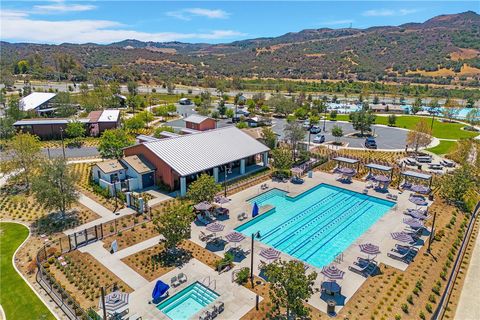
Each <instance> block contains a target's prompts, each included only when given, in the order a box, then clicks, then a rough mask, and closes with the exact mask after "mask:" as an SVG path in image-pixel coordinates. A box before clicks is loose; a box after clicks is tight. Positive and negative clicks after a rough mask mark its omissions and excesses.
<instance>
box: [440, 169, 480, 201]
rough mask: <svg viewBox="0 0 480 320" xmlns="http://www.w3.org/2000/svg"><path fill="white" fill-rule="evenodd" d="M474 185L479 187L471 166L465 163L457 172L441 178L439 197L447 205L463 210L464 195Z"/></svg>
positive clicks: (479, 182)
mask: <svg viewBox="0 0 480 320" xmlns="http://www.w3.org/2000/svg"><path fill="white" fill-rule="evenodd" d="M474 184H477V185H479V184H480V181H476V178H475V174H474V171H473V168H472V166H471V165H469V164H468V163H465V164H464V165H462V166H461V167H460V168H458V169H457V170H455V171H453V172H450V173H447V174H446V175H445V176H444V177H443V178H442V180H441V184H440V195H441V196H442V198H444V199H445V200H446V201H447V202H448V203H451V204H454V205H456V206H458V207H460V208H461V209H465V194H466V193H467V192H468V191H469V190H470V189H471V188H472V186H473V185H474Z"/></svg>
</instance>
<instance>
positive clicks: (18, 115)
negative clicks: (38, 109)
mask: <svg viewBox="0 0 480 320" xmlns="http://www.w3.org/2000/svg"><path fill="white" fill-rule="evenodd" d="M6 116H7V117H9V118H11V119H13V120H15V121H17V120H20V119H22V118H23V117H24V116H25V113H24V112H23V110H22V109H21V107H20V101H19V99H18V98H17V97H12V98H11V99H10V101H9V102H8V108H7V110H6Z"/></svg>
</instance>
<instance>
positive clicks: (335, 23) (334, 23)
mask: <svg viewBox="0 0 480 320" xmlns="http://www.w3.org/2000/svg"><path fill="white" fill-rule="evenodd" d="M354 21H355V20H351V19H345V20H331V21H324V22H321V23H320V24H321V25H324V26H338V25H341V24H350V23H353V22H354Z"/></svg>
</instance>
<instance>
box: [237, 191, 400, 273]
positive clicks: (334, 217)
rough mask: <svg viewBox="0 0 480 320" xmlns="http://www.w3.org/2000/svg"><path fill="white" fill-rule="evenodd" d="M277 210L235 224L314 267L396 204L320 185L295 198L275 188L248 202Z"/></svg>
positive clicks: (239, 228) (325, 260)
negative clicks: (239, 224)
mask: <svg viewBox="0 0 480 320" xmlns="http://www.w3.org/2000/svg"><path fill="white" fill-rule="evenodd" d="M249 202H250V203H252V204H253V203H254V202H256V203H257V204H258V205H259V206H263V205H267V204H268V205H272V206H274V208H273V209H272V210H269V211H268V212H266V213H264V214H263V215H260V216H258V217H257V218H255V219H253V220H251V221H249V222H246V223H245V224H243V225H241V226H239V227H238V228H236V230H237V231H238V232H241V233H243V234H245V235H247V236H251V235H252V233H255V232H257V231H259V232H260V236H261V237H260V239H259V240H260V241H261V242H263V243H265V244H267V245H270V246H272V247H274V248H276V249H278V250H280V251H282V252H284V253H287V254H289V255H290V256H293V257H295V258H297V259H300V260H302V261H305V262H307V263H309V264H311V265H313V266H316V267H319V268H320V267H322V266H325V265H328V264H329V263H330V262H331V261H333V259H334V258H335V256H336V255H337V254H339V253H341V252H343V251H344V250H345V249H346V248H347V247H348V246H349V245H350V244H352V242H354V241H355V239H357V238H358V237H359V236H361V235H362V234H363V233H364V232H365V231H367V230H368V229H369V228H370V227H371V226H372V225H373V224H374V223H375V222H376V221H377V220H378V219H380V217H382V216H383V215H384V214H385V213H386V212H387V211H389V210H390V209H391V208H392V207H393V206H394V205H395V203H393V202H391V201H387V200H383V199H379V198H375V197H371V196H368V195H364V194H361V193H358V192H354V191H350V190H346V189H343V188H339V187H335V186H331V185H328V184H320V185H318V186H316V187H314V188H312V189H310V190H308V191H306V192H304V193H302V194H300V195H298V196H297V197H294V198H292V197H289V196H287V192H285V191H282V190H279V189H272V190H270V191H267V192H265V193H263V194H261V195H259V196H257V197H254V198H252V199H250V200H249Z"/></svg>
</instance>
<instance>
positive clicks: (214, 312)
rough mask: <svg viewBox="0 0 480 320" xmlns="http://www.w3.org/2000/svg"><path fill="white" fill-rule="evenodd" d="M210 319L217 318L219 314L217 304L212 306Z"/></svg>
mask: <svg viewBox="0 0 480 320" xmlns="http://www.w3.org/2000/svg"><path fill="white" fill-rule="evenodd" d="M209 311H210V319H213V318H216V317H217V316H218V310H217V308H216V307H215V306H213V307H211V308H210V310H209Z"/></svg>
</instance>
